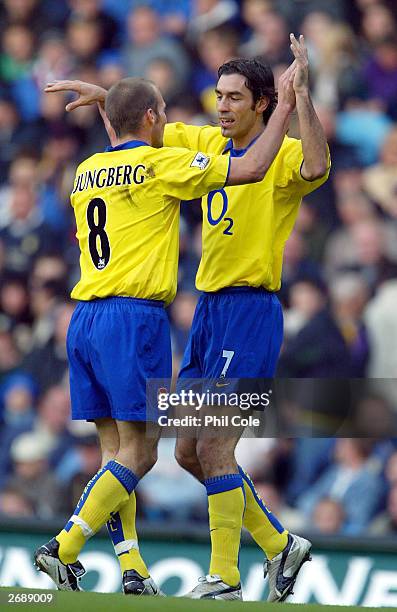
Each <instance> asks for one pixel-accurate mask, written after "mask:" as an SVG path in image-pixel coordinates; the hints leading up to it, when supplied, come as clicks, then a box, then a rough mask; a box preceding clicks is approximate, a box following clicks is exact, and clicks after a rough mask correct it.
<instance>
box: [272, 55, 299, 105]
mask: <svg viewBox="0 0 397 612" xmlns="http://www.w3.org/2000/svg"><path fill="white" fill-rule="evenodd" d="M296 70H297V64H296V60H295V61H293V62H292V64H291V65H290V66H288V68H287V70H285V71H284V72H283V73H282V75H281V76H280V78H279V80H278V90H277V94H278V96H277V97H278V104H280V105H285V106H289V107H290V108H291V111H292V110H294V108H295V105H296V97H295V91H294V87H293V83H294V78H295V74H296Z"/></svg>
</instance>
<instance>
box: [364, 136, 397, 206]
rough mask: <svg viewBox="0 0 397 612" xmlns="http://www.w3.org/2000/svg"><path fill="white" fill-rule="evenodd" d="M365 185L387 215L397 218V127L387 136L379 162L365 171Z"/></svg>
mask: <svg viewBox="0 0 397 612" xmlns="http://www.w3.org/2000/svg"><path fill="white" fill-rule="evenodd" d="M363 187H364V189H365V191H366V192H367V194H368V195H369V197H370V198H371V199H372V200H373V201H374V202H376V203H377V204H379V206H381V207H382V209H383V211H384V212H385V213H386V214H387V215H390V216H391V217H393V218H397V127H393V128H392V129H391V130H390V132H389V133H388V135H387V136H386V139H385V141H384V143H383V146H382V149H381V152H380V159H379V162H378V163H377V164H375V165H373V166H370V167H369V168H366V170H365V171H364V173H363Z"/></svg>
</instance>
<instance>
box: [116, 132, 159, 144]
mask: <svg viewBox="0 0 397 612" xmlns="http://www.w3.org/2000/svg"><path fill="white" fill-rule="evenodd" d="M131 140H140V141H141V142H147V143H148V144H151V142H150V140H151V139H150V134H148V133H147V132H143V131H141V132H136V133H135V134H126V135H125V136H122V137H121V138H117V140H116V146H118V145H122V144H125V143H126V142H131Z"/></svg>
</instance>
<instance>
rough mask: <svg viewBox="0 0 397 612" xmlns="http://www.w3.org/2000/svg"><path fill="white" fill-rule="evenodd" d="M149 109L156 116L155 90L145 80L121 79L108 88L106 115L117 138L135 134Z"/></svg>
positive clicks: (156, 100)
mask: <svg viewBox="0 0 397 612" xmlns="http://www.w3.org/2000/svg"><path fill="white" fill-rule="evenodd" d="M149 108H151V109H152V110H153V111H154V112H155V113H156V114H157V112H158V98H157V96H156V89H155V86H154V84H153V83H152V82H151V81H148V80H147V79H141V78H135V77H128V78H126V79H121V81H119V82H118V83H116V84H115V85H113V87H111V88H110V90H109V93H108V95H107V96H106V102H105V111H106V115H107V116H108V119H109V121H110V125H111V126H112V128H113V129H114V131H115V132H116V136H117V137H118V138H121V137H122V136H125V135H126V134H133V133H134V132H136V131H137V130H138V129H139V128H140V127H141V123H142V119H143V116H144V114H145V113H146V111H147V110H148V109H149Z"/></svg>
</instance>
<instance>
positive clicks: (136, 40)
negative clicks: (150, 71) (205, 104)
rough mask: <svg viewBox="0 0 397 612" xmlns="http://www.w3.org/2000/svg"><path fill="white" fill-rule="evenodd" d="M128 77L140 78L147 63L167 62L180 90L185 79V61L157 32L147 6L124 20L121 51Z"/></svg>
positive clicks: (183, 54) (157, 22)
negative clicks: (125, 27) (125, 37)
mask: <svg viewBox="0 0 397 612" xmlns="http://www.w3.org/2000/svg"><path fill="white" fill-rule="evenodd" d="M123 56H124V63H125V70H126V73H127V74H128V75H129V76H138V75H143V74H144V73H145V71H146V69H147V67H148V65H149V64H150V62H151V61H153V60H155V59H158V58H160V57H161V58H162V59H164V60H167V61H168V62H169V63H170V65H171V66H172V67H173V68H174V70H175V72H176V74H177V75H178V83H179V85H180V86H183V85H185V83H186V82H187V78H188V75H189V61H188V57H187V54H186V52H185V50H184V49H183V47H182V46H181V45H180V44H179V43H178V42H177V41H176V40H172V39H171V38H168V37H167V36H164V35H163V34H162V32H161V23H160V19H159V16H158V15H157V14H156V12H155V11H154V10H153V9H152V8H150V7H149V6H144V5H141V6H139V7H137V8H135V9H133V10H132V12H131V13H130V14H129V16H128V43H127V45H126V46H125V47H124V51H123Z"/></svg>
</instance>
